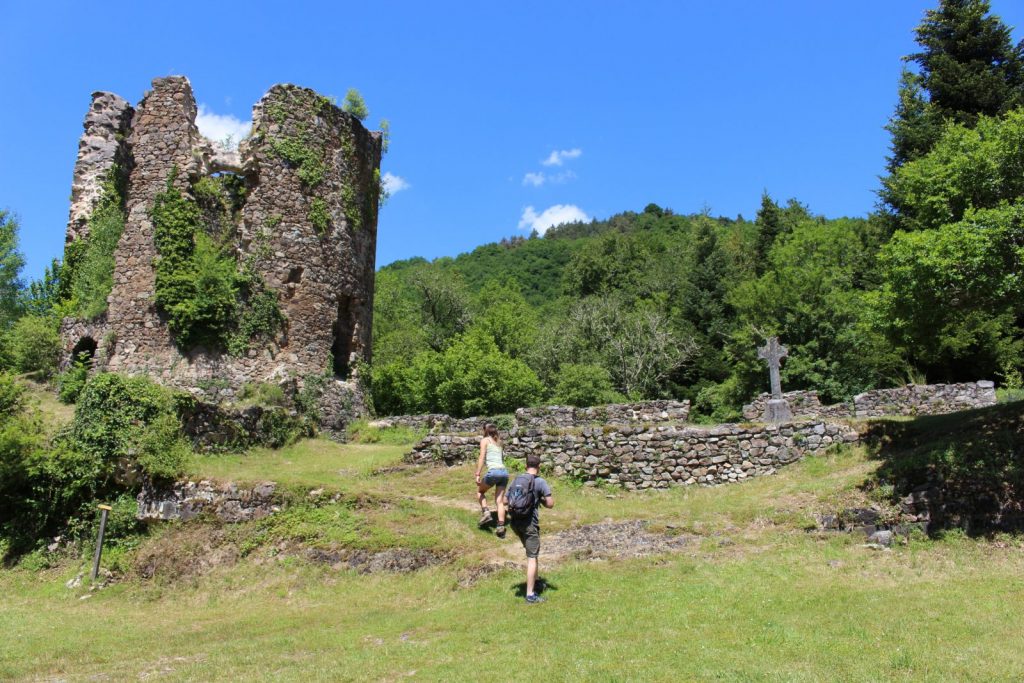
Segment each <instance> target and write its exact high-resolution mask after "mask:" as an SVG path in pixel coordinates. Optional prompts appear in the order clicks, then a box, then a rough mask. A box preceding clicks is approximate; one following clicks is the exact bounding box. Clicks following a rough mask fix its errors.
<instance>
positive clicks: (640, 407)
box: [516, 401, 690, 428]
mask: <svg viewBox="0 0 1024 683" xmlns="http://www.w3.org/2000/svg"><path fill="white" fill-rule="evenodd" d="M689 417H690V402H689V401H640V402H637V403H611V404H608V405H603V406H591V407H587V408H574V407H572V406H542V407H539V408H520V409H519V410H517V411H516V423H517V424H518V425H519V427H520V428H530V427H534V428H537V427H541V428H543V427H575V426H580V425H585V424H642V423H656V422H686V420H687V419H688V418H689Z"/></svg>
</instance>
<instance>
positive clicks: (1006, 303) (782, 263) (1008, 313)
mask: <svg viewBox="0 0 1024 683" xmlns="http://www.w3.org/2000/svg"><path fill="white" fill-rule="evenodd" d="M916 36H917V42H918V44H919V46H920V51H919V52H917V53H914V54H912V55H909V56H908V57H907V58H906V61H907V65H908V68H907V69H906V70H905V71H904V74H903V77H902V78H901V80H900V85H899V91H898V98H897V105H896V109H895V113H894V115H893V116H892V118H891V119H890V121H889V123H888V125H887V129H888V130H889V132H890V134H891V136H892V137H891V139H892V145H891V154H890V156H889V158H888V159H887V160H886V174H885V175H884V177H883V178H882V181H881V188H880V191H879V203H878V206H877V209H876V211H875V212H874V213H872V214H871V215H870V216H869V217H867V218H866V219H861V218H839V219H827V218H824V217H822V216H818V215H815V214H814V212H813V207H808V206H806V205H804V204H802V203H800V202H799V201H798V200H796V199H791V200H789V201H788V202H784V203H781V204H780V203H779V202H778V201H776V199H775V198H773V197H771V196H770V195H769V194H768V193H765V194H764V195H763V197H762V200H761V207H760V210H759V211H758V213H757V216H756V218H755V219H754V220H753V221H749V220H744V219H743V218H742V217H740V218H737V219H735V220H731V219H728V218H716V217H712V216H711V215H709V214H708V213H707V212H702V213H697V214H686V215H682V214H678V213H675V212H674V211H672V210H670V209H667V208H663V207H659V206H656V205H654V204H650V205H648V206H647V207H646V208H644V209H643V210H642V211H641V212H639V213H635V212H629V211H627V212H624V213H621V214H618V215H615V216H612V217H611V218H609V219H607V220H602V221H594V222H591V223H587V224H573V225H563V226H560V227H556V228H552V229H551V230H549V231H548V232H547V233H546V234H545V235H544V236H543V237H538V236H537V235H532V236H531V237H530V238H528V239H524V238H512V239H507V240H503V241H502V242H501V243H498V244H488V245H485V246H482V247H479V248H477V249H475V250H474V251H473V252H471V253H468V254H462V255H460V256H458V257H455V258H441V259H438V260H436V261H433V262H427V261H425V260H423V259H412V260H408V261H402V262H398V263H394V264H391V265H390V266H387V267H385V268H383V269H382V270H381V271H380V273H379V274H378V281H377V299H376V304H375V317H374V326H375V327H374V333H375V334H374V361H373V367H372V372H371V375H372V395H373V398H374V401H375V403H376V407H377V410H378V411H379V412H382V413H406V412H422V411H443V412H449V413H453V414H457V415H466V414H471V413H494V412H502V411H508V410H511V409H513V408H515V407H516V406H518V405H522V404H527V403H535V402H540V401H553V402H558V403H574V404H586V403H595V402H602V401H611V400H615V399H619V398H623V397H627V398H636V399H639V398H655V397H669V396H672V397H678V398H689V399H691V400H692V401H693V402H694V408H695V411H696V414H697V415H702V416H705V417H709V418H715V419H724V418H729V417H734V416H735V415H736V414H737V411H738V409H739V407H740V406H741V404H742V403H743V402H744V401H745V400H747V399H749V398H750V397H752V396H753V395H755V394H757V393H759V392H760V391H761V390H762V389H763V388H764V386H765V371H764V369H763V367H761V364H759V363H758V361H757V357H756V347H757V345H758V344H759V343H760V342H761V341H762V340H763V338H764V337H765V336H767V335H772V334H777V335H779V336H780V337H781V338H782V339H783V341H784V343H786V344H787V345H788V347H789V349H790V355H789V358H788V360H787V362H786V364H785V367H784V369H783V382H784V386H785V387H786V388H787V389H803V388H807V389H817V390H819V391H820V392H821V394H822V395H823V397H824V398H825V399H828V400H840V399H844V398H848V397H850V396H852V395H853V394H856V393H857V392H860V391H863V390H865V389H869V388H874V387H883V386H891V385H894V384H899V383H904V382H907V381H930V382H944V381H960V380H975V379H980V378H991V379H995V380H996V381H998V382H999V383H1000V384H1001V385H1002V386H1004V387H1009V388H1018V387H1020V386H1021V383H1022V376H1021V373H1022V368H1024V346H1022V344H1024V329H1022V326H1024V312H1022V311H1024V308H1022V303H1024V301H1022V295H1024V289H1022V282H1021V272H1022V268H1021V265H1022V263H1021V261H1022V258H1024V224H1022V219H1024V213H1022V212H1024V203H1022V198H1024V109H1021V105H1024V50H1022V47H1021V45H1020V44H1014V43H1013V42H1012V38H1011V35H1010V30H1009V28H1008V27H1007V26H1005V25H1004V24H1003V23H1002V22H1001V21H1000V19H999V18H998V17H996V16H993V15H992V14H991V13H990V8H989V5H988V3H987V2H983V1H980V0H944V1H943V2H941V3H940V6H939V8H938V9H936V10H933V11H930V12H928V13H927V15H926V17H925V19H924V21H923V22H922V23H921V25H920V26H918V27H917V30H916ZM880 161H881V160H880Z"/></svg>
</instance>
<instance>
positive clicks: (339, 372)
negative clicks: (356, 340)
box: [331, 296, 354, 379]
mask: <svg viewBox="0 0 1024 683" xmlns="http://www.w3.org/2000/svg"><path fill="white" fill-rule="evenodd" d="M352 323H353V320H352V297H348V296H341V297H339V298H338V318H337V320H335V321H334V328H333V332H334V344H333V345H332V346H331V353H332V354H333V356H334V375H335V376H336V377H339V378H341V379H347V378H348V376H349V373H350V372H351V370H352V368H350V367H349V358H350V357H351V355H352V334H353V331H354V329H353V324H352Z"/></svg>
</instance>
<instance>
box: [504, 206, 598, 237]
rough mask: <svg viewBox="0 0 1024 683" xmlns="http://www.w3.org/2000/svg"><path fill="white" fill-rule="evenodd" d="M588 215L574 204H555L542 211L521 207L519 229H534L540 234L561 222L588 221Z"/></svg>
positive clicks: (530, 207)
mask: <svg viewBox="0 0 1024 683" xmlns="http://www.w3.org/2000/svg"><path fill="white" fill-rule="evenodd" d="M589 220H590V216H588V215H587V214H586V213H584V212H583V209H581V208H580V207H578V206H576V205H574V204H555V205H554V206H549V207H548V208H546V209H544V210H543V211H542V212H540V213H537V210H536V209H534V208H533V207H532V206H528V207H526V208H525V209H523V215H522V217H521V218H520V219H519V229H520V230H536V231H537V232H539V233H540V234H541V235H543V234H544V233H545V232H547V231H548V228H552V227H554V226H556V225H562V224H563V223H579V222H585V221H589Z"/></svg>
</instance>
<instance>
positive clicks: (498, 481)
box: [484, 467, 508, 486]
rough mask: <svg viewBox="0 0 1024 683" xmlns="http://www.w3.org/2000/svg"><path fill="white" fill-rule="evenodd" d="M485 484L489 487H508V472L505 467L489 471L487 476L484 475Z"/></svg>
mask: <svg viewBox="0 0 1024 683" xmlns="http://www.w3.org/2000/svg"><path fill="white" fill-rule="evenodd" d="M484 483H485V484H487V485H488V486H508V470H506V469H505V468H504V467H502V468H501V469H497V470H487V474H485V475H484Z"/></svg>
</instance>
